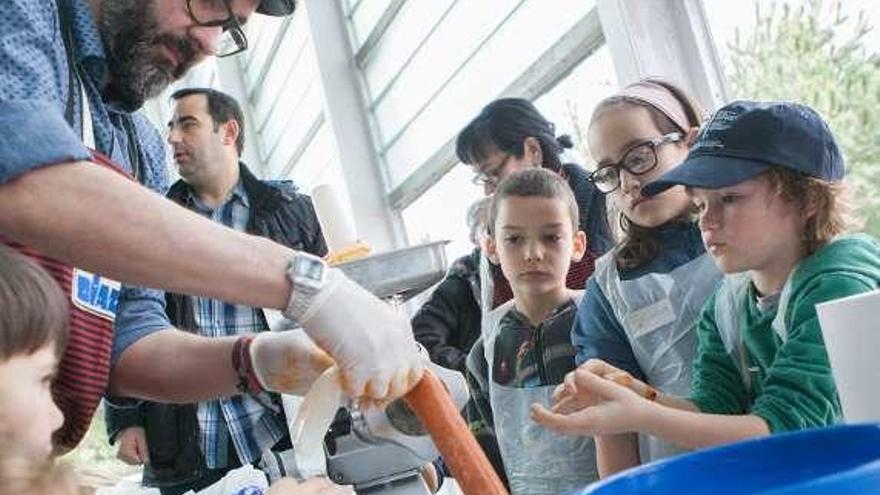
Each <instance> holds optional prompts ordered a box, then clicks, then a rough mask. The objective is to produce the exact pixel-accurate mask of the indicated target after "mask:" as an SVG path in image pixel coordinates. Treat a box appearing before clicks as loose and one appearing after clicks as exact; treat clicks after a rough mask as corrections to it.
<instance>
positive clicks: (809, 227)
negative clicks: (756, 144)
mask: <svg viewBox="0 0 880 495" xmlns="http://www.w3.org/2000/svg"><path fill="white" fill-rule="evenodd" d="M764 175H765V177H767V180H768V181H769V183H770V187H771V189H772V190H773V191H774V192H775V193H776V194H778V195H779V196H781V197H782V198H783V199H785V200H786V201H789V202H790V203H792V204H794V205H796V206H797V207H798V208H799V209H800V210H801V211H806V210H807V209H815V213H814V214H813V215H811V216H810V217H809V218H808V219H807V223H806V225H805V226H804V231H803V233H802V237H803V241H804V247H805V248H806V251H807V254H808V255H809V254H813V253H814V252H816V251H817V250H818V249H819V248H821V247H822V246H824V245H825V244H828V242H830V241H831V240H832V239H833V238H834V237H836V236H838V235H840V234H843V233H846V232H850V231H853V230H857V229H859V228H861V225H862V221H861V219H860V218H858V216H857V215H856V214H855V210H854V208H853V203H852V195H851V194H852V193H851V191H850V188H849V186H848V185H847V184H846V183H845V182H829V181H826V180H823V179H819V178H816V177H812V176H809V175H806V174H804V173H801V172H797V171H794V170H790V169H788V168H785V167H773V168H771V169H770V170H768V171H767V172H765V174H764Z"/></svg>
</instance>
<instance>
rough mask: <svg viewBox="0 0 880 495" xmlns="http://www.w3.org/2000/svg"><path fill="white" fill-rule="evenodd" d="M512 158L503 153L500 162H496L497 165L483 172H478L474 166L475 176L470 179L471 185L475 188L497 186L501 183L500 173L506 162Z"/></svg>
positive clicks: (477, 168)
mask: <svg viewBox="0 0 880 495" xmlns="http://www.w3.org/2000/svg"><path fill="white" fill-rule="evenodd" d="M512 156H513V155H511V154H510V153H505V154H504V155H503V156H502V158H501V161H500V162H498V165H495V166H494V167H492V168H490V169H488V170H485V171H480V169H479V167H477V166H476V165H475V166H474V170H475V171H476V175H474V176H473V177H472V178H471V183H473V184H474V185H475V186H487V185H488V186H497V185H498V183H499V182H501V172H502V171H503V170H504V168H505V167H506V166H507V162H508V160H510V158H511V157H512Z"/></svg>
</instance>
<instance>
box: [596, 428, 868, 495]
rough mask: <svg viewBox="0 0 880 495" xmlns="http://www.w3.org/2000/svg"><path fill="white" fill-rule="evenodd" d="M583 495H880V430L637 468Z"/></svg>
mask: <svg viewBox="0 0 880 495" xmlns="http://www.w3.org/2000/svg"><path fill="white" fill-rule="evenodd" d="M580 494H581V495H630V494H632V495H636V494H640V495H641V494H644V495H702V494H707V495H710V494H711V495H734V494H736V495H743V494H749V495H795V494H797V495H850V494H880V425H875V424H871V425H842V426H835V427H830V428H820V429H814V430H806V431H799V432H794V433H786V434H781V435H773V436H769V437H765V438H760V439H757V440H749V441H745V442H740V443H735V444H731V445H726V446H723V447H717V448H713V449H709V450H704V451H701V452H696V453H693V454H687V455H683V456H679V457H676V458H672V459H666V460H663V461H658V462H654V463H651V464H646V465H644V466H641V467H639V468H635V469H630V470H628V471H625V472H622V473H619V474H617V475H615V476H612V477H610V478H608V479H606V480H603V481H601V482H599V483H595V484H593V485H591V486H590V487H588V488H587V489H586V490H584V491H582V492H580Z"/></svg>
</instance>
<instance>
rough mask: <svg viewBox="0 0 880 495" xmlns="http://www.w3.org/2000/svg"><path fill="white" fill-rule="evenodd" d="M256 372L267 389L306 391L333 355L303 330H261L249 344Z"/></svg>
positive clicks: (285, 392) (275, 390)
mask: <svg viewBox="0 0 880 495" xmlns="http://www.w3.org/2000/svg"><path fill="white" fill-rule="evenodd" d="M250 353H251V363H252V366H253V369H254V375H256V377H257V380H258V381H259V382H260V385H262V387H263V388H264V389H266V390H271V391H273V392H280V393H284V394H291V395H305V393H306V392H308V391H309V389H310V388H311V387H312V383H313V382H314V381H315V379H317V378H318V377H319V376H320V375H321V373H323V372H324V370H325V369H327V368H329V367H330V366H333V358H331V357H330V355H329V354H327V353H326V352H324V351H322V350H321V349H320V348H318V346H316V345H315V343H314V342H312V341H311V339H309V337H308V336H307V335H306V334H305V333H304V332H303V331H302V330H284V331H272V332H260V333H258V334H257V335H256V336H255V337H254V340H253V342H251V345H250Z"/></svg>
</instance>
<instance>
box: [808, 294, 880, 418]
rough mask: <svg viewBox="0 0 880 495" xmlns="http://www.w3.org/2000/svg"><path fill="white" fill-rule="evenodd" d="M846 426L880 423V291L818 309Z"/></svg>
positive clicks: (819, 305)
mask: <svg viewBox="0 0 880 495" xmlns="http://www.w3.org/2000/svg"><path fill="white" fill-rule="evenodd" d="M816 313H817V314H818V315H819V323H820V325H821V326H822V336H823V338H824V339H825V348H826V349H827V350H828V358H829V360H830V361H831V372H832V374H833V375H834V381H835V382H836V383H837V391H838V393H839V394H840V402H841V405H842V406H843V415H844V418H845V420H846V422H847V423H865V422H880V388H878V384H880V291H873V292H868V293H865V294H859V295H855V296H850V297H845V298H842V299H836V300H834V301H829V302H826V303H822V304H817V305H816Z"/></svg>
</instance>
